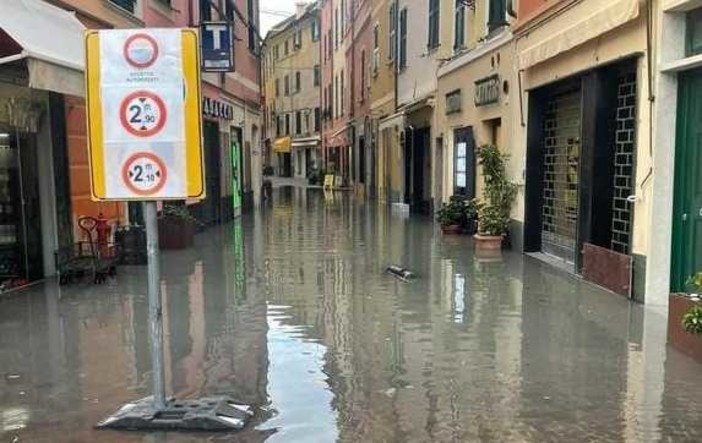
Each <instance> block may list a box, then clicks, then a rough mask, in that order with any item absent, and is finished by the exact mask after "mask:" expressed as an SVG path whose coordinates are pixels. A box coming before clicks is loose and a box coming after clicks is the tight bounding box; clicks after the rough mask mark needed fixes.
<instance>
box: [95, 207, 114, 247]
mask: <svg viewBox="0 0 702 443" xmlns="http://www.w3.org/2000/svg"><path fill="white" fill-rule="evenodd" d="M95 232H97V245H98V251H100V253H101V254H102V255H107V252H108V246H107V245H108V241H109V238H110V233H111V232H112V227H111V226H110V225H108V224H107V219H106V218H105V216H104V215H102V212H101V213H100V214H99V215H98V218H97V219H96V220H95Z"/></svg>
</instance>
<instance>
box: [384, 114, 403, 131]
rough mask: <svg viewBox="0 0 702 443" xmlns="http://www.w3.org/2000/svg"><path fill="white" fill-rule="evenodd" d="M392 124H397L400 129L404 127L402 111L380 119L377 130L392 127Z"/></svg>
mask: <svg viewBox="0 0 702 443" xmlns="http://www.w3.org/2000/svg"><path fill="white" fill-rule="evenodd" d="M393 126H398V127H399V128H401V129H402V128H404V127H405V113H404V112H398V113H396V114H393V115H389V116H387V117H386V118H384V119H382V120H380V124H379V125H378V131H384V130H386V129H388V128H392V127H393Z"/></svg>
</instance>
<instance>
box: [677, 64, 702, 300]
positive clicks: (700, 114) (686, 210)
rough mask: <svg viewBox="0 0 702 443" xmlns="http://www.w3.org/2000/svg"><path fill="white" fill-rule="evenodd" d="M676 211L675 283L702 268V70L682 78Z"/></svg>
mask: <svg viewBox="0 0 702 443" xmlns="http://www.w3.org/2000/svg"><path fill="white" fill-rule="evenodd" d="M679 95H680V97H679V107H678V135H677V140H678V142H677V147H676V168H675V193H674V194H675V209H674V213H673V263H672V285H673V288H672V289H673V291H674V292H680V291H683V290H684V289H685V283H686V281H687V280H688V279H689V278H690V277H691V276H692V275H693V274H695V273H697V272H701V271H702V70H698V71H695V72H691V73H689V74H686V75H684V76H681V78H680V90H679Z"/></svg>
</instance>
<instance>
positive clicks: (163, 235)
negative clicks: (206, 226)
mask: <svg viewBox="0 0 702 443" xmlns="http://www.w3.org/2000/svg"><path fill="white" fill-rule="evenodd" d="M158 230H159V247H160V248H161V249H163V250H181V249H187V248H189V247H191V246H192V245H193V242H194V238H195V224H194V223H193V222H192V221H190V220H187V219H182V218H177V217H163V218H160V219H159V220H158Z"/></svg>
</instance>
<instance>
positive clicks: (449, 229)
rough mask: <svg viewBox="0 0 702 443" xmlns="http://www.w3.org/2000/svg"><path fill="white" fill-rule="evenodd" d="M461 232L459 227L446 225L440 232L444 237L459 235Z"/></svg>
mask: <svg viewBox="0 0 702 443" xmlns="http://www.w3.org/2000/svg"><path fill="white" fill-rule="evenodd" d="M461 231H462V229H461V227H460V226H459V225H448V226H442V227H441V232H443V233H444V234H446V235H459V234H461Z"/></svg>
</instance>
